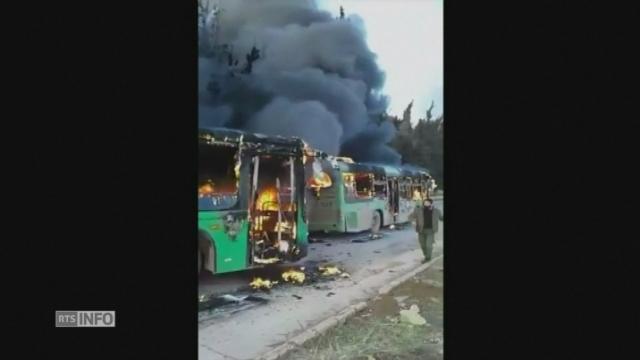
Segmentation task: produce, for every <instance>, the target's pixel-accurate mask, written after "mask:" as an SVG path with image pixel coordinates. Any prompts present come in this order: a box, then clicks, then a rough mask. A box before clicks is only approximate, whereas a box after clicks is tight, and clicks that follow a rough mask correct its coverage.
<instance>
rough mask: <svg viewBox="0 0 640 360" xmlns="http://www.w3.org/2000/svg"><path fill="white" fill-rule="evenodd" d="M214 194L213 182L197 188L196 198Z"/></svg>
mask: <svg viewBox="0 0 640 360" xmlns="http://www.w3.org/2000/svg"><path fill="white" fill-rule="evenodd" d="M214 193H215V188H214V184H213V181H208V182H206V183H205V184H202V185H200V187H198V197H200V198H202V197H205V196H211V195H213V194H214Z"/></svg>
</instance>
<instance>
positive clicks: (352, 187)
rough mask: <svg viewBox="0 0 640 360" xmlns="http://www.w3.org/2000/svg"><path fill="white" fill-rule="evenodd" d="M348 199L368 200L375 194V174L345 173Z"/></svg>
mask: <svg viewBox="0 0 640 360" xmlns="http://www.w3.org/2000/svg"><path fill="white" fill-rule="evenodd" d="M343 179H344V187H345V191H346V194H347V196H346V197H347V200H367V199H371V197H372V195H373V176H372V174H368V173H344V174H343Z"/></svg>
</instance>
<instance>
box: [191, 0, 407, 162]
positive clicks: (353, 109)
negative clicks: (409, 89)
mask: <svg viewBox="0 0 640 360" xmlns="http://www.w3.org/2000/svg"><path fill="white" fill-rule="evenodd" d="M210 3H211V4H216V5H217V10H216V11H215V12H214V11H212V10H213V9H212V8H209V10H210V11H208V12H207V14H206V16H205V17H204V18H203V21H202V22H201V24H202V26H201V29H200V39H199V46H200V58H199V64H198V65H199V96H200V98H199V122H200V125H201V126H205V127H209V126H224V127H229V128H235V129H242V130H247V131H251V132H259V133H265V134H274V135H275V134H278V135H291V136H299V137H301V138H303V139H305V141H307V142H308V143H309V144H310V145H312V146H314V147H316V148H318V149H321V150H324V151H327V152H328V153H330V154H335V155H337V154H340V155H346V156H351V157H353V158H354V159H356V160H358V161H378V162H386V163H399V162H400V155H399V154H398V153H397V152H395V151H394V150H393V149H391V148H390V147H389V146H388V145H387V144H388V143H389V142H390V141H391V140H392V139H393V137H394V136H395V127H394V126H393V125H392V124H391V123H389V122H386V121H383V122H381V121H379V119H380V116H381V114H383V113H384V112H385V110H386V108H387V105H388V99H387V97H386V96H385V95H383V94H382V93H381V88H382V86H383V84H384V73H383V72H382V70H381V69H380V68H379V67H378V65H377V63H376V56H375V54H374V53H373V52H372V51H371V50H370V49H369V48H368V46H367V44H366V41H365V33H364V27H363V24H362V21H361V20H360V19H359V18H358V17H357V16H348V17H345V18H340V17H338V16H333V15H332V14H330V13H328V12H326V11H321V10H319V9H318V8H317V6H316V5H315V3H313V2H312V1H301V0H271V1H254V0H219V1H215V0H211V2H210ZM248 54H251V55H250V56H247V55H248Z"/></svg>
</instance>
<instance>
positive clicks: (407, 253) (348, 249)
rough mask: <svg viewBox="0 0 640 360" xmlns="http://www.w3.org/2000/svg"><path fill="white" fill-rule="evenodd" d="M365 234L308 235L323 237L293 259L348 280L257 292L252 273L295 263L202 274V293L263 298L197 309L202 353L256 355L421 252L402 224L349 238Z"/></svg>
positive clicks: (403, 268)
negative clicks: (330, 267) (333, 268)
mask: <svg viewBox="0 0 640 360" xmlns="http://www.w3.org/2000/svg"><path fill="white" fill-rule="evenodd" d="M436 206H437V207H439V208H440V209H443V204H442V202H441V201H436ZM441 226H442V224H441ZM443 231H444V226H442V227H441V231H440V232H439V233H438V235H437V236H436V246H435V249H434V256H437V255H438V254H440V253H441V252H442V234H443ZM367 237H368V234H366V233H363V234H352V235H340V236H335V235H334V236H321V237H314V236H312V238H315V239H316V240H320V241H321V242H314V243H312V244H311V245H310V249H309V255H308V256H307V257H306V258H305V259H303V260H301V261H300V262H299V263H298V264H295V266H308V267H312V266H314V265H318V264H325V263H330V264H335V265H337V266H338V267H339V268H340V269H343V270H344V271H346V272H348V273H349V274H350V275H351V277H350V278H349V279H341V278H340V279H336V280H332V281H329V282H326V283H324V282H323V283H322V284H307V285H286V286H281V287H280V286H279V287H276V288H274V289H273V290H272V291H271V292H269V293H260V292H258V293H256V292H250V291H249V289H248V283H249V282H250V281H251V280H252V279H253V278H254V277H256V276H261V277H277V275H279V274H280V273H281V272H282V270H284V269H285V268H291V267H294V265H291V264H289V265H282V266H280V267H269V268H267V269H262V270H251V271H243V272H237V273H231V274H224V275H219V276H211V275H207V274H205V275H201V276H200V279H199V291H200V294H218V295H219V294H233V295H234V296H244V295H248V294H253V295H255V296H258V297H260V298H261V299H264V301H263V302H247V301H244V302H241V303H240V304H242V305H241V306H235V305H233V306H231V307H223V308H222V309H215V310H214V311H201V312H200V313H199V314H198V317H199V333H198V337H199V354H200V358H202V359H205V358H206V359H229V358H231V359H255V358H257V357H258V356H259V355H260V354H262V353H264V352H265V351H266V350H268V349H269V348H271V347H273V346H276V345H278V344H281V343H283V342H284V341H286V339H287V338H289V337H291V336H293V335H295V334H296V333H299V332H300V331H301V330H302V329H304V328H307V327H309V326H312V325H313V324H315V323H318V322H319V321H321V320H323V319H325V318H326V317H328V316H331V315H333V314H335V312H337V311H339V310H340V309H342V308H344V307H345V306H348V305H350V304H353V303H356V302H359V301H363V300H366V299H368V298H370V297H371V296H372V295H373V293H375V291H377V290H376V289H377V288H379V287H381V286H382V285H384V284H387V283H388V282H389V281H391V280H393V279H394V278H396V277H397V276H399V275H400V274H402V273H403V272H407V271H409V270H411V269H413V268H415V267H416V266H418V265H419V263H420V260H421V252H420V250H419V245H418V243H417V237H416V233H415V231H414V230H413V228H412V227H411V226H410V225H409V226H408V227H407V228H405V229H394V230H389V229H385V230H383V236H382V238H380V239H376V240H372V241H367V242H353V240H354V239H367ZM225 309H227V310H225ZM219 310H222V311H219ZM246 339H250V341H246Z"/></svg>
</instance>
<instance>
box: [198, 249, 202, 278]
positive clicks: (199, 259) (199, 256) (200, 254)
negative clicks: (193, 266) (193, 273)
mask: <svg viewBox="0 0 640 360" xmlns="http://www.w3.org/2000/svg"><path fill="white" fill-rule="evenodd" d="M201 272H202V253H201V252H200V249H198V275H200V273H201Z"/></svg>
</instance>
